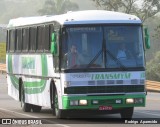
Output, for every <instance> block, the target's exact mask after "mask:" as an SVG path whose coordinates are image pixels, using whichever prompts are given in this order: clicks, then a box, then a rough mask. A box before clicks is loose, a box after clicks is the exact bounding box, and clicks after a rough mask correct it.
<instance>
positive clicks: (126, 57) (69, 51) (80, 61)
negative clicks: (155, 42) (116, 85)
mask: <svg viewBox="0 0 160 127" xmlns="http://www.w3.org/2000/svg"><path fill="white" fill-rule="evenodd" d="M61 59H62V65H61V66H62V69H64V70H65V69H81V68H83V69H93V68H96V69H97V68H99V69H117V68H121V69H122V68H139V67H144V50H143V39H142V30H141V26H126V25H124V26H117V25H116V26H90V27H69V26H68V27H66V28H65V29H63V39H62V57H61Z"/></svg>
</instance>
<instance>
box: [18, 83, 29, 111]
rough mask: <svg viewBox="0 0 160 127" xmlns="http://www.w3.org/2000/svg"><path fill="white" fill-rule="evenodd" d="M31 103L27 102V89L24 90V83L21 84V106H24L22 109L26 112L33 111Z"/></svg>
mask: <svg viewBox="0 0 160 127" xmlns="http://www.w3.org/2000/svg"><path fill="white" fill-rule="evenodd" d="M31 106H32V105H31V104H28V103H26V102H25V91H24V86H23V84H22V86H21V107H22V110H23V111H24V112H30V111H31Z"/></svg>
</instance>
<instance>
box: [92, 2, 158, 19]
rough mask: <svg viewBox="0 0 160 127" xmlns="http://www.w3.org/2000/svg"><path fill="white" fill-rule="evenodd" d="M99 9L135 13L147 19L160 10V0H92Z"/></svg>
mask: <svg viewBox="0 0 160 127" xmlns="http://www.w3.org/2000/svg"><path fill="white" fill-rule="evenodd" d="M92 1H94V2H95V4H96V7H97V8H98V9H105V10H110V11H119V12H124V13H127V14H134V15H137V16H138V17H139V18H141V20H142V21H145V20H146V19H147V18H149V17H152V16H154V15H156V14H157V13H158V12H159V11H160V0H92Z"/></svg>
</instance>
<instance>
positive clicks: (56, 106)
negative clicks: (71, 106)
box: [53, 90, 64, 119]
mask: <svg viewBox="0 0 160 127" xmlns="http://www.w3.org/2000/svg"><path fill="white" fill-rule="evenodd" d="M53 95H54V96H53V97H54V100H53V101H54V107H53V114H55V116H56V117H57V118H59V119H61V118H64V113H63V111H62V110H61V109H59V104H58V94H57V90H55V92H54V93H53Z"/></svg>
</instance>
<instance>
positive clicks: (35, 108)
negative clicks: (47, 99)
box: [32, 105, 42, 112]
mask: <svg viewBox="0 0 160 127" xmlns="http://www.w3.org/2000/svg"><path fill="white" fill-rule="evenodd" d="M41 109H42V107H41V106H38V105H32V110H33V112H40V111H41Z"/></svg>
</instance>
